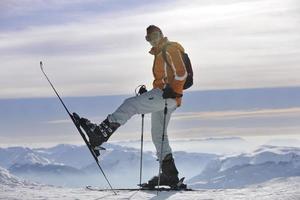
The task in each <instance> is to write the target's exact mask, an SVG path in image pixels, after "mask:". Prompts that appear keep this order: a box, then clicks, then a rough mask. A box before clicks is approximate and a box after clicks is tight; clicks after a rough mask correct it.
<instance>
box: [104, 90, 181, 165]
mask: <svg viewBox="0 0 300 200" xmlns="http://www.w3.org/2000/svg"><path fill="white" fill-rule="evenodd" d="M162 93H163V91H162V90H161V89H159V88H156V89H152V90H150V91H148V92H145V93H143V94H142V95H139V96H135V97H130V98H128V99H125V101H124V102H123V103H122V104H121V106H120V107H119V108H118V109H117V110H116V111H115V112H114V113H112V114H111V115H109V116H108V120H109V121H110V122H117V123H119V124H121V125H123V124H125V123H126V122H127V120H129V119H130V118H131V117H132V116H133V115H135V114H147V113H151V136H152V141H153V143H154V146H155V148H156V153H157V157H158V158H159V159H160V155H161V144H162V134H163V128H164V127H163V126H164V108H165V99H164V98H163V97H162ZM166 101H167V107H168V113H167V115H166V127H165V136H164V142H163V151H162V158H164V157H165V156H166V155H168V154H169V153H172V149H171V147H170V145H169V140H168V134H167V127H168V124H169V121H170V118H171V114H172V113H173V111H174V110H176V108H177V103H176V100H175V99H167V100H166Z"/></svg>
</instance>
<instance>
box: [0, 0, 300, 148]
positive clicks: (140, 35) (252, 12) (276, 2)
mask: <svg viewBox="0 0 300 200" xmlns="http://www.w3.org/2000/svg"><path fill="white" fill-rule="evenodd" d="M150 24H155V25H158V26H160V27H161V28H162V30H163V32H164V34H165V35H166V36H167V37H168V38H169V39H170V40H172V41H178V42H180V43H181V44H182V45H183V46H184V48H185V49H186V51H187V52H188V54H189V55H190V58H191V60H192V64H193V67H194V79H195V83H194V86H193V88H192V89H191V90H190V91H192V90H211V89H221V90H222V89H235V88H241V89H243V88H265V87H286V86H298V87H299V86H300V79H299V74H300V1H299V0H222V1H220V0H201V1H200V0H189V1H184V0H175V1H174V0H172V1H171V0H166V1H159V0H152V1H149V0H22V1H20V0H1V1H0V61H1V62H0V71H1V72H0V100H1V99H2V100H3V99H7V98H24V97H25V98H34V97H53V96H54V93H53V91H52V90H51V88H50V87H49V84H48V83H47V82H46V80H45V78H44V77H43V75H42V73H41V71H40V68H39V62H40V60H42V61H43V62H44V67H45V71H46V72H47V73H48V75H49V77H50V78H51V80H52V81H53V83H54V84H55V86H56V87H57V89H58V90H59V92H61V94H62V96H63V97H66V96H101V95H112V94H113V95H114V94H118V95H119V94H126V95H132V94H133V92H134V89H135V87H136V86H137V85H140V84H146V85H147V86H148V88H150V87H151V85H152V79H153V78H152V63H153V56H152V55H150V54H149V53H148V51H149V49H150V45H149V44H148V43H147V42H146V41H145V32H146V31H145V29H146V27H147V26H148V25H150ZM44 100H45V101H44ZM44 100H43V101H41V102H43V103H45V105H44V104H43V105H44V106H42V107H34V106H35V105H34V104H31V103H29V105H31V106H33V107H26V106H28V105H27V104H26V103H24V104H23V103H22V102H23V100H22V99H21V100H20V101H21V103H20V104H16V105H17V106H16V107H13V109H14V110H17V111H18V112H15V113H9V112H10V110H12V108H10V107H7V106H6V105H14V106H15V104H14V100H12V99H10V100H8V101H10V102H8V103H7V102H6V100H3V101H0V103H3V102H6V103H7V104H6V103H3V105H0V115H1V117H2V118H1V117H0V119H1V123H2V124H1V126H2V130H1V133H0V141H1V143H2V144H6V145H15V144H17V143H22V142H23V143H25V144H30V142H33V141H32V138H34V142H35V143H36V144H38V145H43V144H44V143H46V142H47V141H48V142H50V143H64V142H69V143H73V142H74V141H75V142H81V143H82V141H81V138H80V137H77V138H75V136H74V131H75V129H74V126H73V125H72V124H71V123H70V121H69V119H68V120H67V117H68V116H66V115H65V113H64V111H63V110H62V109H61V107H60V105H59V104H58V103H57V104H56V103H55V104H51V106H49V105H47V104H46V103H47V101H48V100H47V99H44ZM247 100H249V101H251V100H252V99H247ZM34 101H35V100H33V102H34ZM37 101H39V100H37ZM24 102H25V100H24ZM270 102H271V101H270ZM193 103H194V104H192V105H195V102H193ZM208 103H209V102H208ZM220 103H221V104H222V105H226V103H229V102H225V101H224V102H223V99H220ZM99 104H100V102H99ZM18 106H19V107H18ZM22 106H23V107H22ZM85 106H88V105H85ZM98 106H102V107H109V106H111V105H102V103H101V105H98ZM31 108H33V109H36V110H38V111H39V109H41V108H42V111H44V113H43V115H42V114H41V115H37V116H35V115H34V116H30V118H28V119H26V120H25V119H23V118H22V117H24V118H26V115H27V114H28V113H27V111H29V110H30V109H31ZM77 108H78V107H77ZM79 108H81V109H82V110H84V109H83V108H84V106H83V105H80V106H79ZM56 109H57V110H56ZM183 109H184V108H183ZM251 109H256V108H255V107H253V108H251ZM251 109H250V110H249V109H247V110H226V111H218V110H216V111H214V112H206V111H203V110H195V111H194V112H192V113H191V112H183V113H176V114H175V115H174V120H173V121H172V123H171V126H170V132H171V133H173V139H174V138H182V137H189V138H193V137H210V136H262V135H263V136H265V137H269V136H270V137H273V136H274V135H277V136H282V137H285V136H286V134H291V135H292V136H293V137H294V138H295V137H297V136H298V135H297V134H298V133H299V130H300V128H299V125H298V124H299V123H298V119H299V116H300V114H299V113H300V109H299V107H298V106H297V107H289V105H287V106H284V107H276V108H274V109H268V108H264V109H261V110H251ZM50 110H51V111H53V113H57V115H56V114H55V115H53V118H51V120H50V119H49V117H47V112H48V111H50ZM56 111H57V112H56ZM59 112H60V113H59ZM29 113H30V112H29ZM14 114H15V115H14ZM88 114H89V115H88V116H87V117H91V118H92V119H94V120H95V119H96V120H99V121H101V120H102V118H103V117H104V116H103V115H104V113H100V112H99V111H94V113H88ZM100 115H101V116H100ZM16 119H17V120H16ZM36 120H38V123H36V122H37V121H36ZM66 120H67V121H66ZM147 120H149V119H148V118H147ZM148 122H149V121H147V126H148V125H149V123H148ZM14 123H16V124H17V125H14ZM172 124H173V125H172ZM189 124H192V125H191V126H188V125H189ZM139 125H140V118H139V116H136V118H134V119H133V120H132V121H131V122H129V123H128V125H126V126H124V127H122V129H121V133H122V132H123V133H124V132H125V133H127V134H123V135H124V136H122V134H119V135H120V137H118V136H116V137H115V136H114V137H115V139H116V140H117V139H124V138H127V139H128V138H129V139H133V138H134V139H138V137H139V134H140V133H139V131H140V128H137V126H138V127H139ZM174 125H176V126H174ZM46 126H47V127H48V128H45V127H46ZM3 127H4V129H3ZM148 128H149V127H148ZM182 133H187V135H184V136H183V135H182ZM130 134H131V135H130ZM53 136H55V137H53ZM77 136H78V135H77ZM147 137H149V135H148V136H147Z"/></svg>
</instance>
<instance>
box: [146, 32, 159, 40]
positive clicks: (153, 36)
mask: <svg viewBox="0 0 300 200" xmlns="http://www.w3.org/2000/svg"><path fill="white" fill-rule="evenodd" d="M159 37H160V32H158V31H154V32H152V33H150V34H148V35H146V36H145V39H146V40H147V41H148V42H150V41H155V40H157V39H158V38H159Z"/></svg>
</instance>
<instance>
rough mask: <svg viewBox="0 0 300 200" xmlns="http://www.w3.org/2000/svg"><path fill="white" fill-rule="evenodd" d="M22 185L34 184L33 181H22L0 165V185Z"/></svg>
mask: <svg viewBox="0 0 300 200" xmlns="http://www.w3.org/2000/svg"><path fill="white" fill-rule="evenodd" d="M24 185H35V184H33V183H29V182H28V181H24V180H22V179H20V178H18V177H16V176H14V175H12V174H10V172H9V171H8V170H6V169H4V168H1V167H0V186H9V187H16V186H24Z"/></svg>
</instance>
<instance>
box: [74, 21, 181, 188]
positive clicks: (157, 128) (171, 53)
mask: <svg viewBox="0 0 300 200" xmlns="http://www.w3.org/2000/svg"><path fill="white" fill-rule="evenodd" d="M146 40H147V41H148V42H149V43H150V44H151V46H152V48H151V50H150V52H149V53H150V54H152V55H154V63H153V75H154V81H153V89H152V90H150V91H148V92H145V93H143V94H141V95H139V96H135V97H131V98H128V99H126V100H125V101H124V102H123V103H122V104H121V106H120V107H119V108H118V109H117V110H116V111H115V112H114V113H112V114H110V115H108V116H107V118H106V119H105V120H104V121H103V122H102V123H100V124H99V125H97V124H94V123H91V122H90V121H89V120H88V119H85V118H81V119H80V125H81V126H82V127H83V129H84V130H85V131H86V133H87V135H88V137H89V142H90V143H91V145H92V146H93V148H95V149H96V148H97V146H100V145H101V144H102V143H103V142H106V141H107V140H108V138H109V137H110V136H111V135H112V134H113V133H114V132H115V131H116V130H117V128H118V127H120V126H121V125H124V124H125V123H126V122H127V120H129V119H130V118H131V117H132V116H133V115H135V114H146V113H151V134H152V141H153V143H154V145H155V148H156V152H157V157H158V158H159V159H161V160H160V162H161V167H162V173H161V174H160V184H161V185H168V186H171V187H174V186H176V185H177V183H178V181H179V179H178V171H177V169H176V166H175V163H174V159H173V156H172V149H171V147H170V145H169V140H168V137H167V132H166V131H165V133H164V141H163V144H162V135H163V131H164V130H166V127H167V126H168V123H169V121H170V117H171V114H172V113H173V111H175V109H176V108H177V107H179V106H180V105H181V98H182V93H183V85H184V83H185V80H186V77H187V71H186V67H185V65H184V62H183V59H182V52H184V49H183V47H182V46H181V45H180V44H178V43H176V42H169V41H168V39H167V38H166V37H164V35H163V33H162V31H161V29H160V28H159V27H157V26H154V25H150V26H149V27H148V28H147V35H146ZM163 52H166V53H163ZM165 60H167V62H166V61H165ZM165 103H166V104H165ZM165 105H167V108H168V112H167V114H166V116H164V108H165ZM164 117H165V120H166V121H165V126H166V127H165V129H164ZM161 145H163V148H161ZM161 149H163V152H161ZM157 182H158V177H157V176H154V177H153V178H152V179H151V180H149V181H148V185H149V186H152V187H154V186H155V185H157Z"/></svg>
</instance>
